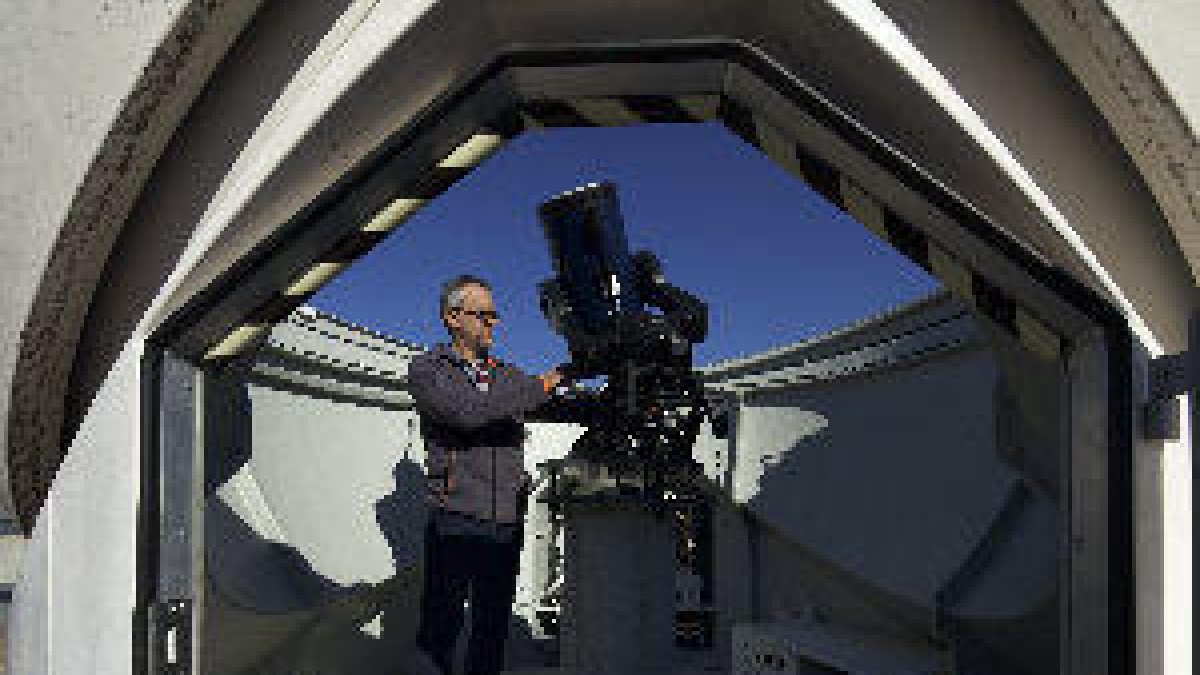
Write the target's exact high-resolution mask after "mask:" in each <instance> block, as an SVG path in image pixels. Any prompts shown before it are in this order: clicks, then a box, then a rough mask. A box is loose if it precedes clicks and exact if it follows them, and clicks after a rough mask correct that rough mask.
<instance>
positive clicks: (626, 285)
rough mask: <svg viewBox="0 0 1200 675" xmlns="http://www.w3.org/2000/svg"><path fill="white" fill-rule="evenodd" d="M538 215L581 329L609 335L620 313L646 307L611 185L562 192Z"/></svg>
mask: <svg viewBox="0 0 1200 675" xmlns="http://www.w3.org/2000/svg"><path fill="white" fill-rule="evenodd" d="M538 212H539V215H540V216H541V220H542V227H543V228H544V229H545V233H546V239H547V241H549V243H550V254H551V257H552V258H553V261H554V267H555V271H556V272H558V279H559V284H560V288H561V290H562V292H563V293H564V295H565V296H566V297H565V299H566V300H567V302H568V303H569V304H570V306H571V307H572V308H573V309H574V318H575V320H576V321H578V324H579V328H580V329H582V330H584V331H585V332H587V333H591V334H593V335H595V334H600V333H604V332H605V331H609V330H612V329H613V328H614V319H615V317H616V316H617V315H618V314H627V315H628V314H633V313H636V312H640V311H642V310H643V309H644V307H645V303H644V302H643V300H642V298H641V295H640V293H639V292H638V287H637V280H636V278H635V270H634V265H633V258H632V257H631V256H630V255H629V244H628V243H627V242H626V239H625V223H624V221H623V220H622V218H621V211H620V208H619V206H618V204H617V191H616V187H615V186H614V185H613V184H612V183H600V184H596V183H593V184H590V185H587V186H585V187H582V188H578V189H576V190H572V191H570V192H566V193H563V194H561V195H559V196H557V197H555V198H553V199H551V200H550V201H547V202H545V203H544V204H542V206H541V207H540V208H539V210H538Z"/></svg>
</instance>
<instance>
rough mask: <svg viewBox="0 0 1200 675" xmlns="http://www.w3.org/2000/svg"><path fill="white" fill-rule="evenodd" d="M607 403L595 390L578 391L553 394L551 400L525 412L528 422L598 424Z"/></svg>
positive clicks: (587, 425) (589, 425)
mask: <svg viewBox="0 0 1200 675" xmlns="http://www.w3.org/2000/svg"><path fill="white" fill-rule="evenodd" d="M604 411H605V404H604V403H603V402H602V401H601V400H600V396H599V395H598V394H596V393H595V392H576V393H572V394H570V395H568V396H564V395H560V394H551V395H550V398H549V400H547V401H546V402H545V403H543V404H541V405H540V406H538V407H537V408H535V409H533V410H531V411H530V412H528V413H526V414H525V417H524V419H525V421H526V422H565V423H568V424H580V425H583V426H585V427H591V426H596V425H597V424H598V423H599V422H600V420H601V417H602V416H603V414H604Z"/></svg>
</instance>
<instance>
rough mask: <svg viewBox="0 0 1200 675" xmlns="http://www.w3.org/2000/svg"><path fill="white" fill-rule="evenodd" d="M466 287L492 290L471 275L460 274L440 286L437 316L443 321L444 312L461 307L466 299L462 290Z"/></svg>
mask: <svg viewBox="0 0 1200 675" xmlns="http://www.w3.org/2000/svg"><path fill="white" fill-rule="evenodd" d="M467 286H482V287H483V288H486V289H487V290H488V291H491V290H492V286H491V284H489V283H488V282H486V281H484V280H483V279H480V278H479V277H477V276H474V275H472V274H460V275H458V276H456V277H454V278H453V279H451V280H450V281H447V282H446V283H445V285H443V286H442V294H441V297H440V298H439V301H438V311H439V314H438V316H441V317H442V321H443V322H444V321H445V317H446V312H447V311H448V310H449V309H450V308H452V307H461V306H462V302H463V299H464V298H466V295H467V293H466V291H465V290H463V289H464V288H465V287H467Z"/></svg>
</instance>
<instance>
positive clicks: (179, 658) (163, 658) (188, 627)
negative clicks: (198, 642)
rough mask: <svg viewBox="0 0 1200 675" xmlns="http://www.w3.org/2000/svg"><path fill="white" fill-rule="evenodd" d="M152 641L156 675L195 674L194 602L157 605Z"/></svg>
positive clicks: (159, 603)
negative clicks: (193, 652) (193, 664)
mask: <svg viewBox="0 0 1200 675" xmlns="http://www.w3.org/2000/svg"><path fill="white" fill-rule="evenodd" d="M153 617H154V618H153V625H152V626H151V635H152V636H153V637H152V638H151V639H152V640H153V643H152V644H153V654H154V668H153V670H152V671H151V672H153V673H155V675H185V674H187V673H191V672H192V601H191V600H189V599H175V600H164V601H159V602H156V603H154V614H153Z"/></svg>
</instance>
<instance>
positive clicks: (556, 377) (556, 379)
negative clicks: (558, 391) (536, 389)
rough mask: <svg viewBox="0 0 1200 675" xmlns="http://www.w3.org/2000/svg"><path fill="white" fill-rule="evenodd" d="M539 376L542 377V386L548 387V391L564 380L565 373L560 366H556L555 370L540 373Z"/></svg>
mask: <svg viewBox="0 0 1200 675" xmlns="http://www.w3.org/2000/svg"><path fill="white" fill-rule="evenodd" d="M538 378H539V379H541V381H542V386H544V387H545V388H546V391H551V390H553V389H554V388H555V387H557V386H558V384H559V383H560V382H562V380H563V374H562V372H561V371H560V370H559V369H558V368H555V369H554V370H551V371H549V372H546V373H543V374H541V375H538Z"/></svg>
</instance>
